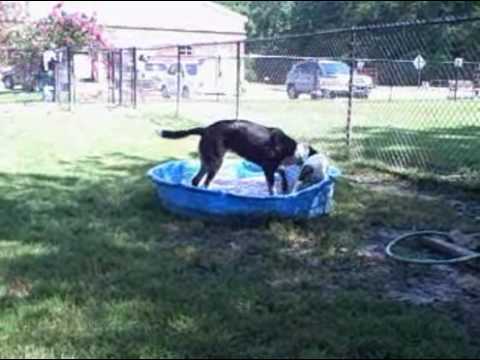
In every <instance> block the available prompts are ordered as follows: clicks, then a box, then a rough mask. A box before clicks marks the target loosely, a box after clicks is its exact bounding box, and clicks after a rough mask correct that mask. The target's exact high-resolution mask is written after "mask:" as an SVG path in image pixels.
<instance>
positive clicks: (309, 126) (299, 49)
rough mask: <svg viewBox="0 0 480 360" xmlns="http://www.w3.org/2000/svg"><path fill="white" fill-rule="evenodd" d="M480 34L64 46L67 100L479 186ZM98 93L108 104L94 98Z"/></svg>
mask: <svg viewBox="0 0 480 360" xmlns="http://www.w3.org/2000/svg"><path fill="white" fill-rule="evenodd" d="M475 30H480V19H473V18H461V19H459V18H455V19H454V18H451V19H443V20H435V21H422V22H420V21H419V22H413V23H400V24H389V25H380V26H367V27H355V28H348V29H337V30H329V31H322V32H316V33H311V34H302V35H288V36H279V37H276V38H271V39H256V40H248V41H241V42H225V43H207V44H191V45H181V46H165V47H157V48H148V49H147V48H144V49H142V48H132V49H105V50H98V49H97V51H96V52H95V53H94V55H92V52H91V51H90V52H85V51H81V50H74V49H61V50H58V51H57V60H58V65H57V68H56V74H57V76H56V92H57V101H58V102H60V103H69V104H75V103H88V102H101V103H107V104H110V105H114V106H119V105H123V106H134V107H135V106H138V107H144V108H148V109H152V111H154V112H155V114H157V115H159V116H161V115H166V116H177V117H178V116H182V117H187V118H191V119H194V120H196V121H202V122H204V123H209V122H213V121H216V120H219V119H230V118H246V119H250V120H253V121H257V122H260V123H263V124H265V125H268V126H276V127H280V128H282V129H284V130H285V131H286V132H287V133H289V134H292V135H293V136H295V137H297V138H299V139H304V140H306V141H309V142H311V143H312V144H314V145H315V146H317V147H318V148H319V149H321V150H323V151H325V152H327V153H328V154H330V156H332V157H333V158H335V159H343V158H346V157H348V159H350V160H352V161H355V162H361V163H365V164H368V165H373V166H377V167H382V168H384V169H389V170H393V171H400V172H410V173H414V174H422V175H425V174H426V175H433V176H436V177H438V176H445V177H449V178H452V179H457V178H458V179H462V181H463V180H464V179H470V180H472V179H473V181H474V182H475V183H476V184H478V180H476V179H478V175H479V169H480V102H479V92H480V48H479V47H480V42H479V41H478V39H477V38H475V36H474V35H473V34H478V31H475ZM92 57H93V59H94V60H95V61H94V64H96V70H95V71H96V73H95V72H94V74H93V75H92V76H90V75H89V74H86V75H85V76H83V78H82V76H80V74H79V73H80V71H81V69H82V67H81V66H79V65H78V64H80V63H82V61H83V62H86V61H87V59H90V60H89V61H91V60H92ZM88 69H90V70H89V71H91V72H92V71H93V70H91V69H92V67H88ZM89 78H90V79H91V80H92V81H91V83H89V81H88V79H89ZM90 88H91V89H93V88H96V89H99V90H98V94H100V95H99V96H97V97H91V98H90V99H89V98H88V96H86V95H87V94H88V93H89V91H90V90H89V89H90ZM100 90H101V91H100ZM470 180H469V181H470Z"/></svg>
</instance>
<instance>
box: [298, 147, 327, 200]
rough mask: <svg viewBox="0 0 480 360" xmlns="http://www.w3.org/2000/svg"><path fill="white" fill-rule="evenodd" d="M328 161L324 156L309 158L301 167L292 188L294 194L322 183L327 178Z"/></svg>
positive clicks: (318, 155) (316, 155)
mask: <svg viewBox="0 0 480 360" xmlns="http://www.w3.org/2000/svg"><path fill="white" fill-rule="evenodd" d="M329 164H330V161H329V160H328V158H327V156H325V155H324V154H315V155H313V156H310V157H309V158H308V159H307V160H306V161H305V163H304V164H303V165H302V168H301V170H300V174H299V175H298V178H297V180H296V182H295V185H294V187H293V191H294V192H298V191H300V190H302V189H305V188H306V187H308V186H311V185H313V184H317V183H320V182H322V181H323V180H324V179H325V177H326V176H327V171H328V167H329Z"/></svg>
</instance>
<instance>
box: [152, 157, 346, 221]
mask: <svg viewBox="0 0 480 360" xmlns="http://www.w3.org/2000/svg"><path fill="white" fill-rule="evenodd" d="M199 167H200V164H199V162H198V161H187V160H182V161H169V162H166V163H163V164H161V165H159V166H156V167H154V168H153V169H151V170H150V171H149V172H148V176H149V177H150V178H151V180H152V181H153V183H154V185H155V189H156V195H157V197H158V199H159V201H160V203H161V204H162V205H163V206H164V207H165V208H166V209H167V210H169V211H171V212H173V213H176V214H179V215H184V216H188V217H196V218H202V219H209V220H225V219H227V218H230V219H231V220H240V219H241V220H247V219H250V220H256V219H257V220H258V219H264V218H291V219H299V220H300V219H310V218H314V217H318V216H321V215H325V214H328V213H329V212H330V211H331V210H332V207H333V192H334V186H335V179H336V178H337V177H338V176H340V171H339V170H338V169H336V168H334V167H330V168H329V171H328V176H327V177H326V179H325V180H324V181H322V182H321V183H319V184H315V185H313V186H311V187H308V188H306V189H304V190H301V191H299V192H295V193H290V194H288V195H274V196H270V195H269V194H268V190H267V184H266V181H265V176H264V174H263V171H262V169H261V168H260V167H258V166H257V165H255V164H252V163H250V162H246V161H242V160H238V161H228V162H225V163H224V165H223V166H222V168H221V170H220V172H219V173H218V174H217V176H216V178H215V179H214V181H213V182H212V184H211V185H210V187H209V188H208V189H205V188H201V187H194V186H192V185H191V184H190V182H191V180H192V178H193V177H194V176H195V174H196V173H197V171H198V169H199ZM299 171H300V168H299V167H297V166H292V167H289V168H288V169H287V178H288V179H289V184H293V182H294V179H296V177H297V176H298V173H299ZM278 180H279V179H278ZM276 184H277V186H278V187H279V184H280V181H276ZM277 193H278V194H280V193H281V192H280V191H279V190H277Z"/></svg>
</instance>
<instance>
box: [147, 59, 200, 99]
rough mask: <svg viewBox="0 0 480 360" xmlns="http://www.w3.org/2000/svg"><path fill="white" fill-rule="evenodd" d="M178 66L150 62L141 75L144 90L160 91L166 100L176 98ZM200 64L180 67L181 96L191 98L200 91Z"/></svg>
mask: <svg viewBox="0 0 480 360" xmlns="http://www.w3.org/2000/svg"><path fill="white" fill-rule="evenodd" d="M177 73H178V64H177V63H167V62H148V63H146V64H145V67H144V69H143V71H141V73H140V80H141V81H142V83H143V87H144V89H151V90H159V91H161V93H162V96H163V97H165V98H168V97H171V96H176V93H177V84H178V76H177ZM198 75H199V64H197V63H193V62H192V63H182V64H181V65H180V95H181V96H182V97H183V98H189V97H190V96H191V94H192V93H196V92H198V91H199V88H200V87H202V83H201V81H200V80H199V76H198Z"/></svg>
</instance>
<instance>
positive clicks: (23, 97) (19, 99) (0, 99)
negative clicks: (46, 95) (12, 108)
mask: <svg viewBox="0 0 480 360" xmlns="http://www.w3.org/2000/svg"><path fill="white" fill-rule="evenodd" d="M41 101H42V94H41V93H26V92H23V91H10V90H2V89H0V105H2V104H3V105H6V104H21V103H27V104H28V103H32V102H41Z"/></svg>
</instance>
